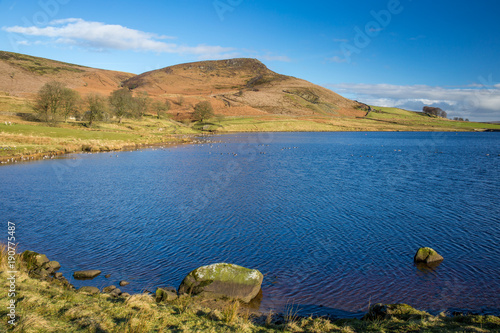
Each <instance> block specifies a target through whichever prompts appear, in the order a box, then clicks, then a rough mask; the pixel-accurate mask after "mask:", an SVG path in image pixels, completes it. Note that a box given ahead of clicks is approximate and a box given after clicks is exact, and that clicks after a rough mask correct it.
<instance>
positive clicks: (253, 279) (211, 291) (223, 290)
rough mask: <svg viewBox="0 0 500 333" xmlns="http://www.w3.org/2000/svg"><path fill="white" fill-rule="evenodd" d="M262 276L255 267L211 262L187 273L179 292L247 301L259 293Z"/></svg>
mask: <svg viewBox="0 0 500 333" xmlns="http://www.w3.org/2000/svg"><path fill="white" fill-rule="evenodd" d="M263 278H264V276H263V275H262V273H261V272H259V271H258V270H256V269H248V268H245V267H241V266H238V265H233V264H225V263H219V264H213V265H209V266H203V267H200V268H197V269H195V270H194V271H192V272H191V273H189V274H188V275H187V276H186V277H185V278H184V280H183V281H182V283H181V285H180V287H179V294H182V293H187V294H190V295H200V296H202V297H207V298H220V297H227V298H231V299H239V300H241V301H243V302H245V303H249V302H250V301H251V300H252V299H253V298H254V297H255V296H257V294H258V293H259V291H260V287H261V285H262V280H263Z"/></svg>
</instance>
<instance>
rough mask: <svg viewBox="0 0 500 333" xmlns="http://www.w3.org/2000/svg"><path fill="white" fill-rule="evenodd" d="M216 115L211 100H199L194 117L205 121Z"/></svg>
mask: <svg viewBox="0 0 500 333" xmlns="http://www.w3.org/2000/svg"><path fill="white" fill-rule="evenodd" d="M213 116H214V109H213V107H212V104H210V102H209V101H203V102H199V103H198V104H196V105H195V107H194V113H193V118H194V119H196V120H198V121H203V120H206V119H209V118H211V117H213Z"/></svg>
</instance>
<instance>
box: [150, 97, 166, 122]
mask: <svg viewBox="0 0 500 333" xmlns="http://www.w3.org/2000/svg"><path fill="white" fill-rule="evenodd" d="M152 107H153V110H154V111H155V112H156V118H158V119H160V117H161V115H162V114H163V113H166V112H168V110H170V102H169V101H168V100H166V101H165V102H161V101H154V102H153V105H152Z"/></svg>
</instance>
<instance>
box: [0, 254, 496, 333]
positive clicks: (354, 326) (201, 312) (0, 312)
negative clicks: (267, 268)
mask: <svg viewBox="0 0 500 333" xmlns="http://www.w3.org/2000/svg"><path fill="white" fill-rule="evenodd" d="M0 250H1V251H0V252H1V253H0V283H1V286H2V287H1V288H2V292H1V293H0V303H1V304H2V307H0V316H1V318H2V320H1V321H0V331H2V332H5V331H12V332H120V333H122V332H262V333H266V332H499V331H500V318H498V317H494V316H472V315H471V316H458V317H447V316H446V315H445V314H441V315H438V316H432V315H429V314H427V313H425V312H422V311H417V310H414V309H411V308H409V307H404V309H411V310H410V312H408V311H406V310H405V311H403V312H397V313H395V314H393V315H392V317H391V318H390V319H384V320H359V319H345V320H336V321H331V320H328V319H325V318H299V317H297V316H296V315H295V314H294V311H293V309H292V310H290V311H287V313H285V314H284V315H276V314H272V313H267V314H252V313H251V312H250V311H249V310H248V309H246V308H245V307H244V306H241V305H240V304H239V303H238V302H231V301H223V300H221V301H217V302H213V301H212V302H210V303H206V302H205V301H202V300H199V299H196V298H191V297H188V296H187V297H183V298H178V299H176V300H174V301H171V302H169V303H156V301H155V300H154V298H153V297H152V296H151V295H148V294H137V295H131V296H126V297H112V296H111V295H109V294H103V293H100V294H97V295H88V294H84V293H81V292H77V291H74V290H70V289H64V288H63V287H62V286H61V285H60V284H57V283H54V282H47V281H40V280H36V279H33V278H31V277H30V276H29V275H28V271H27V268H26V264H24V263H23V262H22V261H21V258H20V257H19V256H16V259H15V269H16V270H17V271H18V273H16V280H15V290H16V294H17V295H16V297H15V299H16V310H15V311H16V319H15V323H16V325H15V326H12V325H10V324H9V323H8V319H9V318H8V317H7V314H8V311H9V310H8V309H7V308H6V304H8V302H9V301H10V299H11V298H9V296H8V292H7V291H8V290H9V287H10V282H9V280H7V278H8V277H10V275H8V274H7V271H8V270H12V268H8V267H7V260H8V256H7V252H6V249H5V247H4V246H2V247H1V249H0ZM90 284H91V281H89V285H90Z"/></svg>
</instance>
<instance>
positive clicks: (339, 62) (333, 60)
mask: <svg viewBox="0 0 500 333" xmlns="http://www.w3.org/2000/svg"><path fill="white" fill-rule="evenodd" d="M326 60H327V61H330V62H335V63H337V64H341V63H344V62H347V59H345V58H341V57H339V56H334V57H331V58H327V59H326Z"/></svg>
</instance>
